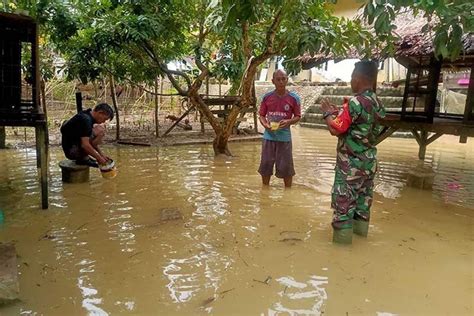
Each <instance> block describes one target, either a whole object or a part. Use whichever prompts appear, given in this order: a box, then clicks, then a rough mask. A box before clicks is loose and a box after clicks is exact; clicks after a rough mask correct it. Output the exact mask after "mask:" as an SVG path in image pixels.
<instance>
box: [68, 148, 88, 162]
mask: <svg viewBox="0 0 474 316" xmlns="http://www.w3.org/2000/svg"><path fill="white" fill-rule="evenodd" d="M62 147H63V151H64V155H65V156H66V158H67V159H71V160H84V159H87V158H88V155H87V153H86V152H85V151H84V149H82V147H81V146H79V145H72V146H62Z"/></svg>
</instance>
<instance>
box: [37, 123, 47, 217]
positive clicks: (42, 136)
mask: <svg viewBox="0 0 474 316" xmlns="http://www.w3.org/2000/svg"><path fill="white" fill-rule="evenodd" d="M46 129H47V126H46V122H44V123H43V124H41V125H38V126H35V134H36V158H37V159H36V161H37V166H38V173H39V176H40V181H41V207H42V208H43V209H47V208H48V156H47V153H46Z"/></svg>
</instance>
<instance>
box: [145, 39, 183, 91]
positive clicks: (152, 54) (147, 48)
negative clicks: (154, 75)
mask: <svg viewBox="0 0 474 316" xmlns="http://www.w3.org/2000/svg"><path fill="white" fill-rule="evenodd" d="M142 45H143V49H144V51H145V53H146V54H147V55H148V56H149V57H150V58H151V59H152V60H153V61H154V62H155V63H156V64H157V65H158V67H159V68H160V70H161V71H162V72H164V73H165V74H166V76H167V77H168V79H169V80H170V82H171V84H172V85H173V87H174V88H175V89H176V90H178V92H179V94H180V95H182V96H187V95H188V93H189V89H190V87H191V85H192V83H191V79H190V78H189V76H188V75H187V74H185V73H184V72H182V71H178V70H170V69H168V66H167V65H166V64H165V63H164V62H163V61H161V59H159V58H158V57H157V56H156V54H155V51H154V50H153V47H152V46H151V45H150V44H149V43H148V42H146V41H143V42H142ZM173 75H177V76H181V77H183V78H184V80H185V81H186V83H187V85H188V90H184V89H183V88H182V87H181V86H180V84H179V82H178V81H177V80H176V78H175V77H173Z"/></svg>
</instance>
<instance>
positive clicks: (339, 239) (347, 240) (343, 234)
mask: <svg viewBox="0 0 474 316" xmlns="http://www.w3.org/2000/svg"><path fill="white" fill-rule="evenodd" d="M332 242H333V243H336V244H344V245H350V244H352V228H344V229H334V231H333V234H332Z"/></svg>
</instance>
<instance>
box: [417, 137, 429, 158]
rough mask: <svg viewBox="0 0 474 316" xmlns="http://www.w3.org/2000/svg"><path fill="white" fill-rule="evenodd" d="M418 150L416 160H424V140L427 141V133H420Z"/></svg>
mask: <svg viewBox="0 0 474 316" xmlns="http://www.w3.org/2000/svg"><path fill="white" fill-rule="evenodd" d="M420 134H421V135H420V143H419V146H420V150H419V151H418V158H419V159H421V160H424V159H425V155H426V145H427V144H426V140H427V139H428V132H427V131H420Z"/></svg>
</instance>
